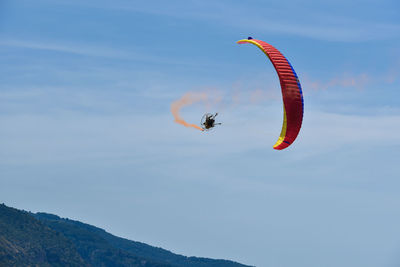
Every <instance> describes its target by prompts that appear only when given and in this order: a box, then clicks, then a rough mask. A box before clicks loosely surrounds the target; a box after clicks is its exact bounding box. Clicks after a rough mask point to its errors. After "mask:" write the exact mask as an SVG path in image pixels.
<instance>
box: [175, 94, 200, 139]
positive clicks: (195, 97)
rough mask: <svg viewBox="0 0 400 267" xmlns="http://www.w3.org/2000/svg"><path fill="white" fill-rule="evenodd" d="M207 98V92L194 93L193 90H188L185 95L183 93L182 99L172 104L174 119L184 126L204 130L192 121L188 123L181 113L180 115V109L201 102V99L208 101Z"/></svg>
mask: <svg viewBox="0 0 400 267" xmlns="http://www.w3.org/2000/svg"><path fill="white" fill-rule="evenodd" d="M206 100H207V95H206V94H205V93H192V92H188V93H186V94H185V95H183V96H182V97H181V99H178V100H176V101H175V102H173V103H172V104H171V112H172V115H174V119H175V120H174V121H175V122H176V123H179V124H182V125H183V126H186V127H192V128H195V129H197V130H200V131H203V129H202V128H201V127H200V126H198V125H196V124H191V123H187V122H186V121H185V120H184V119H183V118H182V117H181V116H180V115H179V111H180V110H181V108H183V107H184V106H189V105H192V104H194V103H196V102H200V101H206Z"/></svg>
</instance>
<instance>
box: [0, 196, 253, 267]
mask: <svg viewBox="0 0 400 267" xmlns="http://www.w3.org/2000/svg"><path fill="white" fill-rule="evenodd" d="M35 265H39V266H96V267H97V266H99V267H102V266H104V267H117V266H118V267H119V266H121V267H122V266H132V267H135V266H143V267H206V266H210V267H246V265H243V264H240V263H236V262H233V261H228V260H215V259H208V258H199V257H186V256H182V255H177V254H174V253H172V252H170V251H168V250H165V249H162V248H157V247H153V246H149V245H147V244H144V243H141V242H136V241H131V240H128V239H124V238H120V237H116V236H114V235H112V234H110V233H107V232H106V231H104V230H103V229H101V228H98V227H95V226H92V225H89V224H85V223H82V222H79V221H74V220H69V219H64V218H60V217H59V216H57V215H53V214H48V213H42V212H39V213H30V212H26V211H21V210H17V209H13V208H9V207H7V206H5V205H4V204H3V205H0V266H35Z"/></svg>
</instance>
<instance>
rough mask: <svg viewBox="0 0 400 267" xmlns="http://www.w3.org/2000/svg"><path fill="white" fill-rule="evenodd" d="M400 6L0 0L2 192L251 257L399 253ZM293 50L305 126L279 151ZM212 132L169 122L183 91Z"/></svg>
mask: <svg viewBox="0 0 400 267" xmlns="http://www.w3.org/2000/svg"><path fill="white" fill-rule="evenodd" d="M399 14H400V2H399V1H397V0H393V1H390V0H382V1H372V0H364V1H361V0H356V1H344V0H335V1H279V3H278V1H257V0H248V1H243V0H241V1H233V0H232V1H226V0H222V1H211V0H210V1H205V0H202V1H200V0H199V1H191V0H184V1H183V0H182V1H177V0H170V1H161V0H159V1H158V0H157V1H137V0H131V1H128V0H125V1H123V0H118V1H117V0H115V1H105V0H96V1H94V0H86V1H78V0H76V1H73V0H58V1H51V0H36V1H32V0H31V1H28V0H26V1H23V0H12V1H11V0H1V1H0V56H1V60H0V202H4V203H5V204H6V205H9V206H13V207H16V208H20V209H25V210H30V211H34V212H36V211H45V212H50V213H55V214H58V215H60V216H62V217H68V218H71V219H77V220H80V221H83V222H87V223H90V224H93V225H96V226H99V227H102V228H105V229H106V230H107V231H109V232H111V233H113V234H116V235H119V236H122V237H126V238H129V239H132V240H137V241H142V242H145V243H148V244H151V245H155V246H161V247H163V248H166V249H169V250H172V251H173V252H175V253H179V254H184V255H188V256H190V255H195V256H204V257H213V258H225V259H231V260H235V261H239V262H241V263H246V264H251V265H256V266H260V267H264V266H266V267H269V266H271V267H293V266H296V267H338V266H340V267H355V266H363V267H396V266H399V264H400V256H399V255H400V227H399V225H400V151H399V149H400V134H399V132H400V102H399V99H400V93H399V87H400V73H399V69H400V16H399ZM248 36H252V37H254V38H256V39H261V40H264V41H266V42H268V43H270V44H272V45H274V46H275V47H277V48H278V49H279V50H281V51H282V52H283V53H284V55H285V56H286V57H287V58H288V59H289V60H290V62H291V63H292V65H293V67H294V68H295V69H296V72H297V74H298V76H299V78H300V82H301V83H302V86H303V93H304V102H305V112H304V122H303V128H302V130H301V132H300V135H299V137H298V139H297V140H296V142H295V143H294V144H293V145H292V146H291V147H289V148H288V149H286V150H283V151H276V150H274V149H272V146H273V144H274V143H275V141H276V140H277V138H278V136H279V133H280V129H281V124H282V100H281V96H280V88H279V81H278V79H277V76H276V74H275V72H274V69H273V67H272V64H271V63H269V62H268V61H267V58H266V57H265V56H264V55H263V54H262V53H261V51H259V50H258V49H257V48H256V47H254V46H251V45H237V44H236V43H235V42H236V41H237V40H239V39H243V38H247V37H248ZM189 91H193V92H206V93H207V94H209V95H210V103H211V104H209V105H202V104H199V105H193V106H189V107H186V108H185V109H183V110H182V113H181V115H182V116H183V117H184V118H185V119H186V120H187V121H188V122H191V123H198V122H199V120H200V118H201V116H202V115H203V114H204V113H205V112H215V111H218V112H219V113H220V116H219V119H220V121H221V122H222V123H223V125H222V126H221V127H219V128H218V129H215V130H214V131H213V132H209V133H202V132H200V131H197V130H194V129H189V128H185V127H183V126H181V125H178V124H176V123H174V121H173V117H172V115H171V113H170V105H171V103H172V102H173V101H175V100H177V99H179V98H180V97H181V96H182V95H184V94H185V93H186V92H189Z"/></svg>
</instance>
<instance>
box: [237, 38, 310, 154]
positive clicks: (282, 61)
mask: <svg viewBox="0 0 400 267" xmlns="http://www.w3.org/2000/svg"><path fill="white" fill-rule="evenodd" d="M237 43H238V44H244V43H251V44H254V45H256V46H257V47H258V48H260V49H261V51H263V52H264V53H265V54H266V55H267V57H268V58H269V59H270V60H271V62H272V64H273V65H274V68H275V70H276V72H277V74H278V76H279V80H280V84H281V90H282V98H283V126H282V131H281V134H280V136H279V139H278V141H277V142H276V144H275V145H274V149H278V150H282V149H285V148H287V147H288V146H290V145H291V144H292V143H293V142H294V140H295V139H296V137H297V135H298V134H299V131H300V128H301V123H302V121H303V111H304V102H303V92H302V90H301V85H300V82H299V79H298V77H297V74H296V72H295V71H294V69H293V67H292V65H291V64H290V63H289V61H288V60H287V59H286V58H285V57H284V56H283V55H282V53H281V52H279V51H278V49H276V48H275V47H273V46H272V45H270V44H268V43H266V42H264V41H260V40H256V39H252V38H251V37H249V38H248V39H243V40H240V41H238V42H237Z"/></svg>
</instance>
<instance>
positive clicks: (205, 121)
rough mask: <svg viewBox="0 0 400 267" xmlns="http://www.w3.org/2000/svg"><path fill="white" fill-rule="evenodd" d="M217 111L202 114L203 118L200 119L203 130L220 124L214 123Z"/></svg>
mask: <svg viewBox="0 0 400 267" xmlns="http://www.w3.org/2000/svg"><path fill="white" fill-rule="evenodd" d="M217 115H218V112H217V113H215V114H211V113H206V114H204V116H203V118H202V119H201V123H200V125H201V128H203V130H205V131H207V130H210V129H211V128H214V127H215V125H221V123H216V122H215V117H217Z"/></svg>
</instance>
